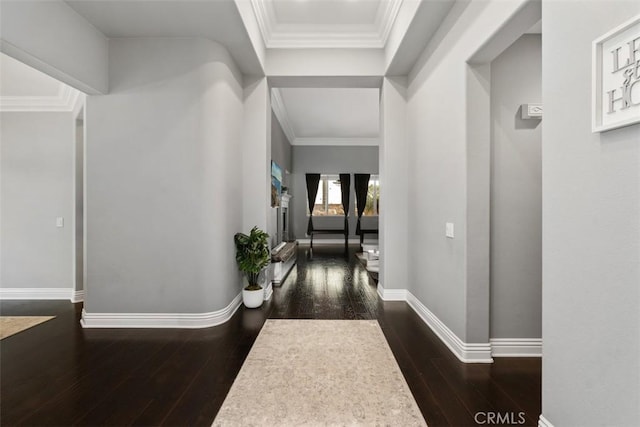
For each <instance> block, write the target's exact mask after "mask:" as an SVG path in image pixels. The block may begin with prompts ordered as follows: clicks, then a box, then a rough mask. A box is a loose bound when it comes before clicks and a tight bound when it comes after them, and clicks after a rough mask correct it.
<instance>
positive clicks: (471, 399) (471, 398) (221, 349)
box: [0, 246, 541, 427]
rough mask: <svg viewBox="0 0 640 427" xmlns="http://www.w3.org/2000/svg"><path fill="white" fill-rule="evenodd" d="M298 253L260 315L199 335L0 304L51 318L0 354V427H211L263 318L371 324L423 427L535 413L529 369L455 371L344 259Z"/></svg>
mask: <svg viewBox="0 0 640 427" xmlns="http://www.w3.org/2000/svg"><path fill="white" fill-rule="evenodd" d="M307 250H308V248H305V247H304V246H300V247H299V249H298V251H299V252H298V266H297V267H296V268H295V269H294V270H293V271H292V272H291V274H290V276H289V277H288V279H287V280H286V282H285V283H284V284H283V286H282V287H280V288H275V289H274V293H273V296H272V299H271V300H270V301H268V302H266V303H265V304H264V305H263V307H262V308H260V309H254V310H245V309H244V308H240V309H239V310H238V311H237V312H236V314H235V315H234V316H233V318H232V319H231V320H230V321H229V322H227V323H225V324H223V325H220V326H217V327H213V328H208V329H193V330H184V329H182V330H181V329H144V330H143V329H82V328H81V327H80V324H79V320H80V311H81V304H76V305H75V306H74V305H72V304H70V303H68V302H62V301H30V302H25V301H2V303H1V304H2V305H1V308H2V313H3V315H56V316H57V317H56V318H55V319H53V320H52V321H50V322H47V323H44V324H42V325H40V326H38V327H35V328H32V329H30V330H28V331H25V332H23V333H20V334H18V335H15V336H13V337H9V338H7V339H5V340H3V341H2V345H1V352H2V354H1V356H2V359H1V360H2V365H1V375H2V384H1V386H2V390H1V392H2V394H1V395H2V401H1V405H0V406H1V411H2V412H1V414H0V415H1V418H2V423H3V425H7V426H8V425H72V424H77V425H203V426H206V425H210V424H211V422H212V421H213V419H214V417H215V414H216V413H217V411H218V410H219V408H220V406H221V405H222V402H223V400H224V398H225V396H226V393H227V392H228V390H229V388H230V387H231V384H232V383H233V380H234V378H235V376H236V375H237V373H238V371H239V369H240V367H241V366H242V363H243V361H244V359H245V358H246V356H247V354H248V352H249V350H250V349H251V345H252V344H253V342H254V340H255V338H256V336H257V335H258V333H259V331H260V328H261V327H262V325H263V323H264V320H265V319H266V318H299V319H378V321H379V323H380V325H381V327H382V329H383V331H384V333H385V336H386V338H387V341H388V342H389V345H390V347H391V349H392V351H393V354H394V356H395V357H396V359H397V361H398V364H399V365H400V368H401V369H402V372H403V374H404V376H405V378H406V380H407V382H408V384H409V387H410V389H411V391H412V393H413V394H414V396H415V398H416V401H417V403H418V405H419V407H420V409H421V411H422V413H423V415H424V417H425V419H426V421H427V423H428V424H429V426H432V427H435V426H473V425H478V423H477V422H476V421H474V416H476V414H478V413H482V414H480V415H477V420H478V421H480V422H482V421H486V413H489V412H494V413H500V414H505V413H509V414H513V415H511V416H512V417H514V418H513V419H515V420H516V421H518V417H519V414H520V413H521V412H524V415H523V416H524V417H525V420H526V424H524V425H536V423H537V417H538V414H539V413H540V383H541V381H540V376H541V361H540V359H529V358H519V359H514V358H497V359H495V363H493V364H491V365H487V364H463V363H461V362H459V361H458V360H457V359H456V358H455V356H454V355H453V354H452V353H451V352H450V351H449V349H447V348H446V347H445V346H444V344H442V342H441V341H440V339H439V338H438V337H437V336H435V335H434V334H433V333H432V332H431V331H430V330H429V328H428V327H427V326H426V325H425V324H424V322H423V321H422V320H421V319H420V318H419V317H418V316H417V315H416V314H415V313H414V312H413V310H412V309H411V308H410V307H409V306H408V305H407V304H406V303H405V302H382V301H381V300H380V299H379V298H378V295H377V293H376V288H375V285H374V284H373V282H372V281H371V280H370V279H369V277H368V275H367V273H366V271H365V270H364V268H362V267H361V266H360V264H359V263H358V261H357V260H356V258H355V256H354V251H355V248H353V247H352V248H350V251H349V257H348V259H345V257H344V255H343V253H342V251H343V248H342V247H340V246H336V247H329V246H325V247H322V246H321V247H317V248H315V249H314V256H313V258H311V259H309V258H307V254H306V251H307Z"/></svg>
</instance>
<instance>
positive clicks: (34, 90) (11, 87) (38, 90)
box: [0, 53, 62, 97]
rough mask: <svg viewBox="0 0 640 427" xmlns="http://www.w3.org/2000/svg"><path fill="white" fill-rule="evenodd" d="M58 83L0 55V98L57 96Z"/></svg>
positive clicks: (10, 58) (59, 86)
mask: <svg viewBox="0 0 640 427" xmlns="http://www.w3.org/2000/svg"><path fill="white" fill-rule="evenodd" d="M61 85H62V83H60V82H59V81H57V80H55V79H54V78H52V77H49V76H48V75H46V74H44V73H42V72H40V71H38V70H36V69H34V68H31V67H29V66H27V65H25V64H23V63H22V62H20V61H18V60H15V59H13V58H12V57H10V56H7V55H5V54H4V53H0V96H3V97H7V96H11V97H14V96H58V94H59V92H60V90H61Z"/></svg>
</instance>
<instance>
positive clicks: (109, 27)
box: [66, 0, 262, 75]
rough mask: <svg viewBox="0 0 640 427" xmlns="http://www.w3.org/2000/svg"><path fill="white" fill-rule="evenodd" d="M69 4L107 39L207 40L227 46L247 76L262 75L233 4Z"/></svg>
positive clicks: (134, 0) (131, 0)
mask: <svg viewBox="0 0 640 427" xmlns="http://www.w3.org/2000/svg"><path fill="white" fill-rule="evenodd" d="M242 1H249V0H242ZM66 3H67V4H68V5H69V6H71V7H72V8H73V9H74V10H75V11H76V12H78V13H79V14H80V15H82V16H83V17H84V18H85V19H86V20H87V21H89V22H90V23H91V24H92V25H93V26H95V27H96V28H97V29H98V30H100V31H101V32H102V33H103V34H104V35H105V36H107V37H205V38H208V39H211V40H215V41H217V42H219V43H220V44H222V45H224V46H225V47H226V48H227V49H228V50H229V53H230V54H231V56H232V57H233V59H234V61H235V62H236V63H237V64H238V67H239V68H240V70H241V71H242V72H243V73H245V74H249V75H253V74H261V73H262V70H261V66H260V62H259V60H258V57H257V55H256V53H255V52H254V50H253V47H252V45H251V41H250V40H249V36H248V35H247V32H246V30H245V27H244V23H243V22H242V19H241V17H240V14H239V12H238V8H237V7H236V5H235V3H234V1H233V0H142V1H141V0H92V1H87V0H66Z"/></svg>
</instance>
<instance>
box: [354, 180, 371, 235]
mask: <svg viewBox="0 0 640 427" xmlns="http://www.w3.org/2000/svg"><path fill="white" fill-rule="evenodd" d="M354 177H355V187H356V207H357V208H358V226H357V227H356V234H358V235H359V234H360V219H361V218H362V214H363V213H364V207H365V206H366V204H367V193H368V192H369V179H370V178H371V174H368V173H357V174H355V175H354Z"/></svg>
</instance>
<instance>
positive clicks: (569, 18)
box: [542, 1, 640, 427]
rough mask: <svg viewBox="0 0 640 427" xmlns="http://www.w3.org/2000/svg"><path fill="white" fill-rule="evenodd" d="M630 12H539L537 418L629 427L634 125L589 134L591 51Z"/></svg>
mask: <svg viewBox="0 0 640 427" xmlns="http://www.w3.org/2000/svg"><path fill="white" fill-rule="evenodd" d="M638 14H640V3H638V2H632V1H606V2H602V1H581V2H562V1H547V2H543V7H542V37H543V43H542V63H543V68H542V88H543V92H542V99H543V100H544V109H545V113H544V114H545V116H544V119H543V121H544V123H543V129H542V152H543V163H542V178H543V189H544V192H543V217H542V218H543V224H544V231H543V242H542V244H543V317H542V331H543V341H544V348H543V363H542V412H543V415H544V416H545V417H546V418H547V419H548V420H549V421H550V422H551V423H552V424H553V425H556V426H605V425H607V426H629V427H630V426H637V425H638V422H639V421H640V125H637V124H636V125H634V126H629V127H626V128H622V129H617V130H612V131H609V132H605V133H591V91H592V87H591V42H592V41H593V40H594V39H596V38H597V37H599V36H600V35H602V34H604V33H606V32H608V31H609V30H611V29H613V28H615V27H617V26H618V25H620V24H622V23H623V22H625V21H628V20H629V19H630V18H631V17H633V16H638Z"/></svg>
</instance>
